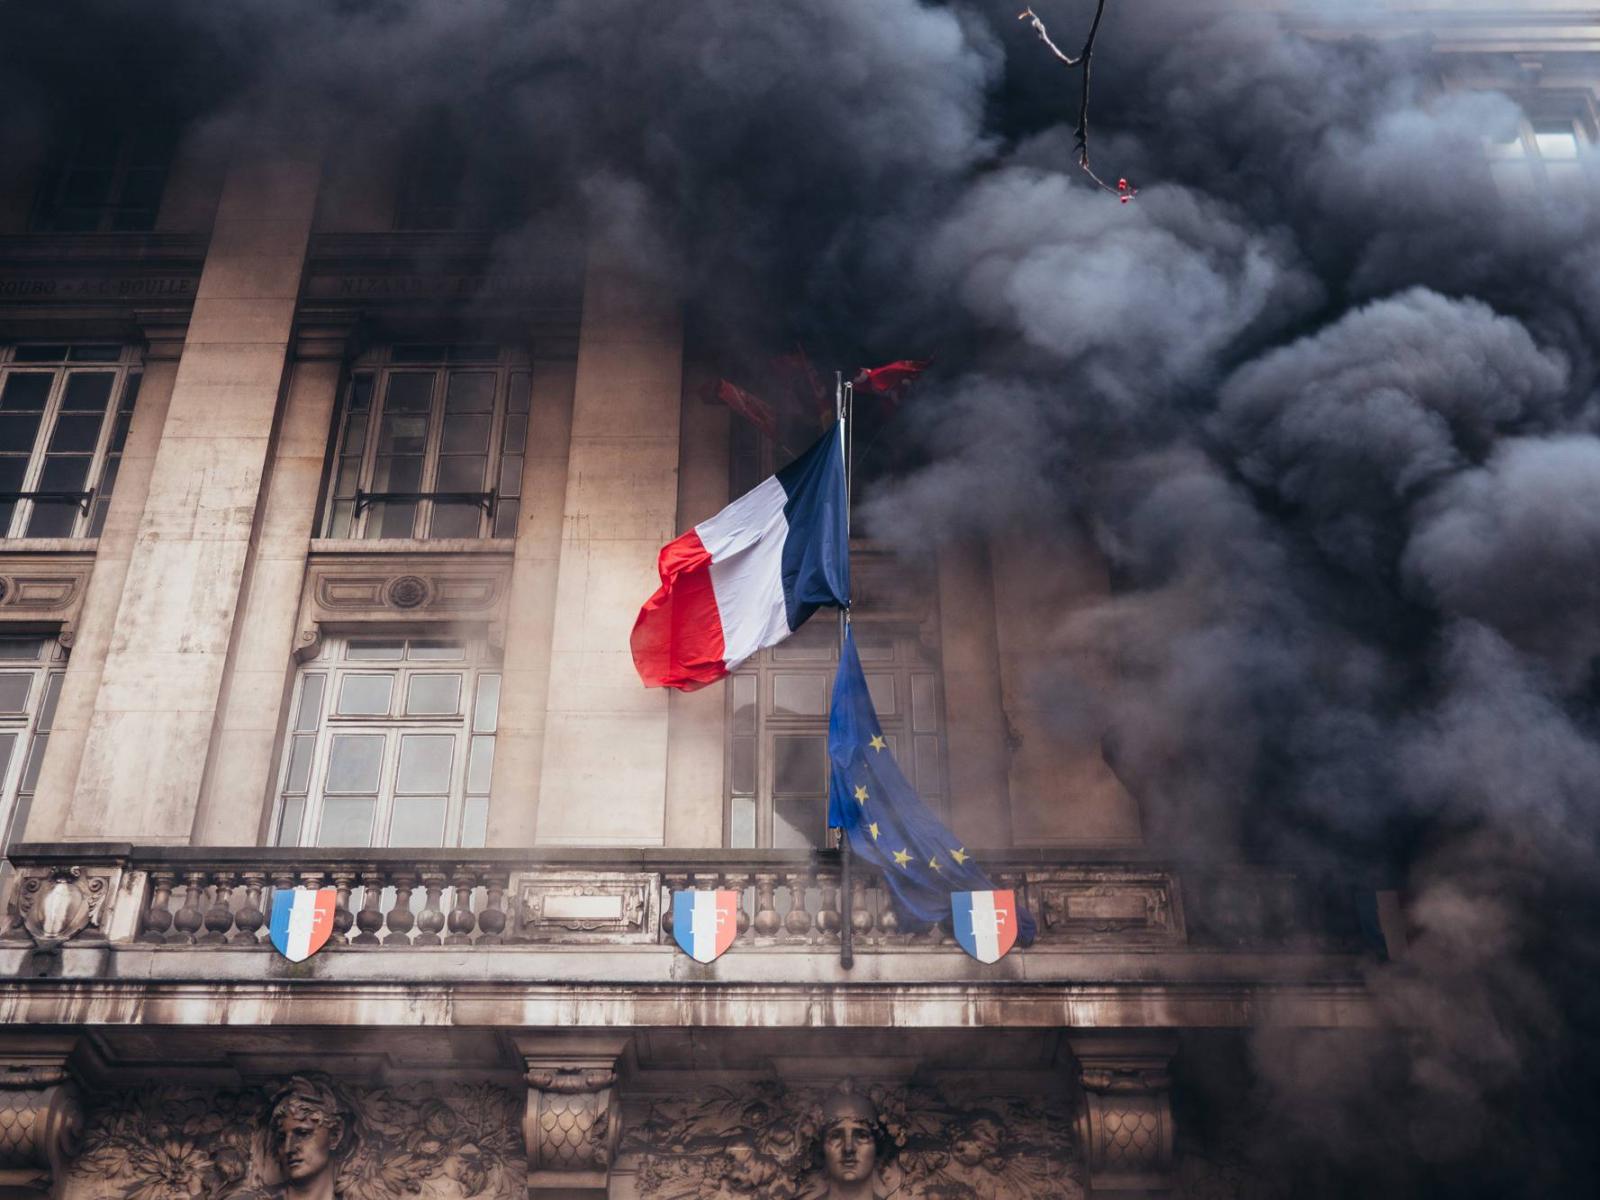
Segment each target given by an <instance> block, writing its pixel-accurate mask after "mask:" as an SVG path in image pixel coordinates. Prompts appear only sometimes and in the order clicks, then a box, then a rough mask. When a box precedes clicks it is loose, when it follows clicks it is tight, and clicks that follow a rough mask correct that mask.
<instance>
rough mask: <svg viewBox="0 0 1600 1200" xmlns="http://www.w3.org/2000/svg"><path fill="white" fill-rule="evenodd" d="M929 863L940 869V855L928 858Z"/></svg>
mask: <svg viewBox="0 0 1600 1200" xmlns="http://www.w3.org/2000/svg"><path fill="white" fill-rule="evenodd" d="M928 865H929V866H930V867H932V868H933V869H934V870H935V871H937V870H938V869H939V856H938V855H937V854H935V855H934V856H933V857H932V858H930V859H929V860H928Z"/></svg>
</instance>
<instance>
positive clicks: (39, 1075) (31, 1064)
mask: <svg viewBox="0 0 1600 1200" xmlns="http://www.w3.org/2000/svg"><path fill="white" fill-rule="evenodd" d="M82 1135H83V1104H82V1102H81V1100H80V1098H79V1095H78V1089H77V1087H76V1086H75V1085H74V1083H73V1082H72V1078H71V1076H70V1075H69V1074H68V1072H67V1059H66V1052H65V1051H64V1050H63V1051H60V1052H53V1051H50V1050H40V1051H38V1052H27V1051H24V1052H22V1053H20V1054H13V1053H0V1200H40V1198H42V1197H45V1196H54V1195H59V1194H60V1191H61V1183H62V1175H63V1173H64V1172H65V1170H66V1166H67V1164H68V1163H69V1162H70V1161H71V1159H72V1157H73V1156H74V1155H76V1154H77V1152H78V1147H79V1144H80V1142H81V1139H82Z"/></svg>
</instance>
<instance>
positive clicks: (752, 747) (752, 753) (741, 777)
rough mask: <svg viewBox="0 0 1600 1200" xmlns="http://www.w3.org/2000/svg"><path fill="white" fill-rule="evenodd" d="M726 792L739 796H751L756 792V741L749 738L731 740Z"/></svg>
mask: <svg viewBox="0 0 1600 1200" xmlns="http://www.w3.org/2000/svg"><path fill="white" fill-rule="evenodd" d="M729 757H730V759H731V760H732V761H731V762H730V763H729V776H730V778H729V780H728V790H729V791H731V792H733V793H734V794H735V795H739V796H753V795H754V794H755V790H756V740H755V738H751V737H736V738H734V739H733V753H732V754H731V755H730V756H729Z"/></svg>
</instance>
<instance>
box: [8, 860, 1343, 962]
mask: <svg viewBox="0 0 1600 1200" xmlns="http://www.w3.org/2000/svg"><path fill="white" fill-rule="evenodd" d="M979 860H980V861H982V862H984V863H985V864H986V866H987V868H988V870H989V873H990V876H991V878H993V879H994V881H995V884H996V886H998V887H1001V888H1010V889H1013V890H1015V891H1016V892H1017V893H1018V894H1019V896H1020V897H1021V898H1022V900H1023V902H1024V903H1026V904H1027V905H1029V906H1030V908H1031V909H1032V911H1033V913H1034V914H1035V916H1036V917H1037V919H1038V924H1039V942H1040V944H1042V945H1044V946H1058V947H1061V948H1071V949H1095V948H1104V949H1117V950H1127V949H1137V948H1141V947H1143V948H1172V949H1178V948H1185V947H1187V948H1190V949H1208V948H1209V949H1243V948H1252V949H1263V950H1272V949H1281V950H1295V951H1317V952H1354V951H1360V950H1363V949H1371V948H1373V946H1372V943H1371V938H1370V936H1368V937H1366V938H1364V937H1363V928H1362V923H1361V920H1360V912H1359V906H1360V903H1361V900H1360V893H1359V892H1358V891H1356V890H1354V889H1350V888H1344V887H1334V888H1329V887H1326V886H1322V887H1318V886H1313V885H1312V884H1311V883H1310V882H1309V881H1308V880H1307V879H1305V878H1303V877H1301V876H1299V875H1297V874H1296V873H1295V872H1293V871H1290V870H1285V869H1279V868H1271V869H1269V868H1230V869H1227V870H1218V869H1204V868H1197V867H1189V866H1178V865H1174V864H1170V863H1161V862H1153V861H1150V860H1148V859H1143V858H1138V857H1135V856H1131V855H1125V854H1124V855H1117V854H1108V855H1098V856H1093V857H1086V856H1082V855H1069V854H1063V853H1052V852H1026V851H1025V852H1015V851H1013V852H991V853H989V854H981V852H980V855H979ZM10 861H11V866H12V876H11V878H10V880H9V881H8V883H7V884H6V886H5V895H4V898H3V902H4V910H3V911H4V919H3V929H0V942H9V943H12V944H16V943H29V942H32V943H35V944H37V945H41V946H44V947H45V948H53V946H55V945H60V944H63V943H69V942H70V943H74V944H93V943H110V944H131V945H136V946H148V947H168V946H182V947H191V948H192V947H215V948H217V949H235V948H242V949H245V950H250V949H256V948H264V947H266V946H267V944H268V942H267V934H266V925H267V923H268V921H269V920H270V913H271V911H272V896H273V894H274V893H275V892H277V891H279V890H282V889H286V888H296V887H314V888H321V887H331V888H333V889H334V891H335V894H336V896H337V907H336V911H335V916H334V933H333V936H332V938H331V939H330V942H331V944H332V945H334V946H337V947H347V948H350V949H362V950H394V949H402V948H404V949H427V948H430V947H464V946H471V947H479V948H484V949H486V950H487V949H492V948H494V947H500V946H529V945H571V946H587V947H595V948H602V947H606V946H633V947H637V946H640V945H648V944H655V943H663V942H667V943H670V942H671V940H672V904H671V894H672V892H674V891H676V890H679V889H682V888H690V887H693V888H717V889H726V890H731V891H736V892H738V893H739V894H740V897H741V906H740V912H739V935H740V940H741V943H743V944H746V945H752V944H753V945H755V946H758V947H764V948H771V949H790V950H796V951H806V950H810V951H818V950H830V951H831V950H834V949H836V948H837V945H838V940H839V930H840V922H841V915H840V914H841V911H842V907H843V906H842V903H841V894H840V877H839V859H838V855H837V853H836V852H833V851H814V852H805V851H801V852H787V851H751V850H671V849H646V850H617V849H592V850H590V849H565V848H563V849H561V850H559V851H546V850H427V851H408V850H365V849H363V850H331V849H285V848H275V847H274V848H263V847H243V848H234V847H168V846H132V845H126V844H83V843H64V844H49V845H46V844H32V845H23V846H19V847H17V848H16V849H15V850H14V851H13V852H12V854H11V856H10ZM853 879H854V883H853V903H852V906H851V907H852V909H853V918H852V919H853V928H854V931H855V938H854V941H855V946H856V949H857V950H858V951H863V952H868V953H871V952H875V951H876V952H893V951H901V950H917V949H930V948H940V947H947V948H953V947H954V941H953V939H952V937H951V936H950V934H949V932H948V931H947V930H945V929H942V928H937V927H936V928H934V929H932V930H929V931H923V932H910V931H908V930H905V929H903V928H901V927H900V924H899V922H898V921H897V920H896V918H895V914H894V911H893V908H892V906H891V905H890V903H889V900H888V894H887V892H886V891H885V889H884V888H883V886H882V884H881V882H880V880H879V879H878V878H877V877H876V876H875V875H874V874H872V873H871V872H870V871H868V870H866V869H864V868H862V867H860V866H859V865H858V867H857V869H856V871H855V873H854V876H853Z"/></svg>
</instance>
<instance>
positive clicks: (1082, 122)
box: [1017, 0, 1134, 204]
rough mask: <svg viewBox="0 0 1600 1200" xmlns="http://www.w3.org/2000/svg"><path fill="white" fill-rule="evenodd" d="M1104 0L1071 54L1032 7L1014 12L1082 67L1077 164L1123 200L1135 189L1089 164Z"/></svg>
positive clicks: (1054, 51) (1052, 47) (1055, 50)
mask: <svg viewBox="0 0 1600 1200" xmlns="http://www.w3.org/2000/svg"><path fill="white" fill-rule="evenodd" d="M1105 11H1106V0H1099V3H1098V4H1096V5H1095V10H1094V21H1093V22H1092V23H1091V24H1090V25H1089V36H1088V37H1086V38H1085V39H1084V40H1083V49H1082V50H1081V51H1079V52H1078V56H1077V57H1076V58H1074V57H1073V56H1072V55H1070V54H1068V53H1067V52H1066V51H1064V50H1062V49H1061V47H1060V46H1058V45H1056V44H1055V42H1053V41H1052V40H1051V39H1050V32H1049V31H1048V30H1047V29H1046V28H1045V27H1044V22H1043V21H1042V20H1040V19H1039V14H1038V13H1036V12H1034V11H1033V9H1032V8H1025V9H1023V10H1022V11H1021V12H1020V13H1018V14H1017V20H1019V21H1027V22H1029V23H1030V24H1031V25H1032V26H1033V31H1034V32H1035V33H1037V34H1038V35H1039V40H1040V41H1041V42H1043V43H1044V44H1045V45H1046V46H1048V47H1049V48H1050V52H1051V53H1052V54H1054V55H1055V56H1056V57H1057V58H1059V59H1060V60H1061V61H1062V62H1064V63H1066V64H1067V66H1069V67H1079V66H1081V67H1082V68H1083V87H1082V90H1081V92H1080V93H1079V97H1078V127H1077V129H1076V130H1075V131H1074V135H1075V142H1076V147H1075V148H1076V151H1077V155H1078V165H1079V166H1080V167H1082V168H1083V170H1084V173H1085V174H1086V175H1088V176H1089V178H1090V179H1092V180H1094V181H1095V183H1096V184H1098V185H1099V186H1100V187H1101V188H1103V189H1104V190H1106V191H1108V192H1110V193H1111V194H1112V195H1113V196H1116V197H1118V198H1119V199H1120V200H1121V201H1122V202H1123V203H1124V204H1126V203H1127V202H1128V201H1129V200H1131V199H1132V198H1133V195H1134V191H1133V189H1132V188H1130V187H1129V186H1128V181H1127V180H1125V179H1119V180H1117V185H1116V186H1115V187H1112V186H1111V185H1110V184H1109V183H1107V182H1106V181H1105V180H1103V179H1101V178H1100V176H1098V175H1096V174H1095V173H1094V170H1093V168H1091V167H1090V166H1089V68H1090V66H1091V64H1092V63H1093V61H1094V39H1095V36H1096V35H1097V34H1098V33H1099V32H1100V18H1101V17H1102V16H1104V15H1105Z"/></svg>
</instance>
